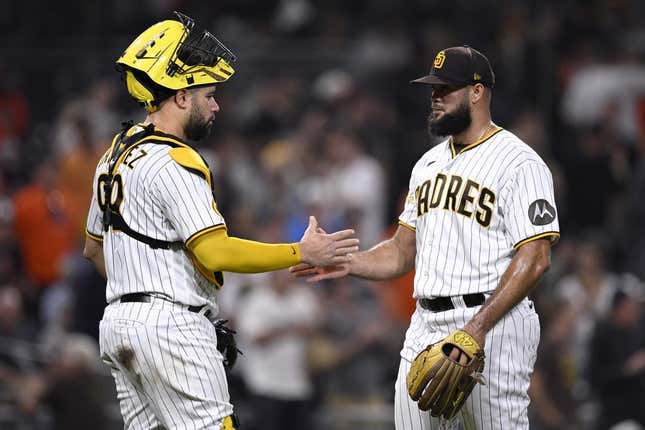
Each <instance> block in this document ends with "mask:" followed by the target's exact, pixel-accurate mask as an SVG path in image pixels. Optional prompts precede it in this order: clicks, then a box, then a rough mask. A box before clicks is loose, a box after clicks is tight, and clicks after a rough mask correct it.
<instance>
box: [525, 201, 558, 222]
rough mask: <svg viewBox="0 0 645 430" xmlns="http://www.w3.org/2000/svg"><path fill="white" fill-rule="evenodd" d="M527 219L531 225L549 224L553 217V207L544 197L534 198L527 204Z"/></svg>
mask: <svg viewBox="0 0 645 430" xmlns="http://www.w3.org/2000/svg"><path fill="white" fill-rule="evenodd" d="M529 219H530V220H531V223H532V224H533V225H547V224H551V223H552V222H553V220H554V219H555V208H554V207H553V206H551V204H550V203H549V202H547V201H546V200H544V199H540V200H536V201H534V202H533V203H531V206H529Z"/></svg>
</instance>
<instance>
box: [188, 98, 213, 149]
mask: <svg viewBox="0 0 645 430" xmlns="http://www.w3.org/2000/svg"><path fill="white" fill-rule="evenodd" d="M212 128H213V119H212V118H211V119H204V115H203V114H202V112H201V110H199V109H198V108H197V107H196V106H195V105H193V108H192V109H191V111H190V115H189V117H188V122H187V123H186V125H185V126H184V134H185V135H186V137H187V138H188V139H189V140H194V141H199V140H202V139H203V138H205V137H206V136H208V135H209V134H210V132H211V129H212Z"/></svg>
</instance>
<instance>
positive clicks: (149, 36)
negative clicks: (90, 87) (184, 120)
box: [116, 12, 235, 113]
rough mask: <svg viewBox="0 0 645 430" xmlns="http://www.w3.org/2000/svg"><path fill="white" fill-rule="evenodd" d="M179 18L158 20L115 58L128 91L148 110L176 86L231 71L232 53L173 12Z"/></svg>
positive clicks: (202, 82) (190, 85)
mask: <svg viewBox="0 0 645 430" xmlns="http://www.w3.org/2000/svg"><path fill="white" fill-rule="evenodd" d="M175 15H176V16H177V18H178V19H179V20H178V21H175V20H167V21H162V22H159V23H157V24H155V25H153V26H152V27H150V28H148V29H147V30H146V31H144V32H143V33H141V34H140V35H139V37H137V38H136V39H135V40H134V42H132V43H131V44H130V46H128V47H127V49H126V50H125V52H123V54H122V55H121V57H119V59H118V60H117V62H116V63H117V65H118V69H119V70H121V71H122V73H123V78H124V81H125V85H126V87H127V89H128V92H129V93H130V95H131V96H132V97H133V98H134V99H135V100H137V101H138V102H139V103H141V105H142V106H144V107H145V108H146V110H147V111H148V112H151V113H152V112H155V111H156V110H157V109H158V107H159V103H161V102H162V101H163V100H164V99H166V98H168V97H170V96H171V95H172V94H173V93H174V92H175V91H176V90H180V89H184V88H194V87H199V86H204V85H213V84H216V83H219V82H224V81H226V80H228V79H229V78H230V77H231V76H232V75H233V73H234V70H233V68H232V67H231V63H233V62H234V61H235V55H234V54H233V53H232V52H231V51H230V50H229V49H228V48H227V47H226V46H224V44H222V42H220V41H219V40H217V38H216V37H215V36H213V35H212V34H211V33H209V32H208V31H206V30H202V31H196V30H195V29H194V26H195V21H193V19H191V18H189V17H188V16H186V15H183V14H181V13H179V12H175Z"/></svg>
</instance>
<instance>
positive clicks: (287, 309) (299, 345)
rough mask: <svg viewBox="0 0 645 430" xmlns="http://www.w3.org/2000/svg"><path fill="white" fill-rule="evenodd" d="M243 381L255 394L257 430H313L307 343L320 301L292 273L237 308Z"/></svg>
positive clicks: (282, 274)
mask: <svg viewBox="0 0 645 430" xmlns="http://www.w3.org/2000/svg"><path fill="white" fill-rule="evenodd" d="M237 313H238V315H239V319H238V325H237V327H238V333H239V341H240V345H241V346H240V347H241V349H242V350H243V352H244V356H243V359H242V360H240V361H241V363H240V365H241V371H242V376H243V378H244V380H245V382H246V384H247V388H248V390H249V391H250V392H251V393H252V394H253V397H254V398H253V399H252V401H251V402H252V408H253V413H254V415H255V417H256V422H255V426H254V427H252V428H254V429H258V430H260V429H263V430H264V429H266V430H273V429H275V430H278V429H294V430H295V429H308V428H311V426H312V422H311V419H312V414H313V407H312V404H311V400H312V396H313V386H312V382H311V378H310V375H309V369H308V364H307V354H306V353H307V343H308V339H309V336H310V335H311V334H312V333H313V331H314V330H315V326H316V322H317V320H318V303H317V299H316V296H315V295H314V294H313V293H312V291H311V290H309V289H308V288H306V287H304V286H302V285H299V284H295V283H294V281H293V279H292V278H291V276H290V274H289V272H288V271H278V272H274V273H273V274H272V276H271V279H270V285H269V286H265V287H255V288H252V289H251V290H250V291H249V292H248V294H247V295H246V297H245V298H244V299H242V301H241V303H239V305H238V308H237Z"/></svg>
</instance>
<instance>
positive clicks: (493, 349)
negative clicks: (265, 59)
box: [394, 299, 540, 430]
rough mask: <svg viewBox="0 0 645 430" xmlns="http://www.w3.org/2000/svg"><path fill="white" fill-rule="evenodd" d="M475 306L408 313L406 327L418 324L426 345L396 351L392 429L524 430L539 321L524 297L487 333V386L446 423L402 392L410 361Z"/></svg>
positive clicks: (461, 322)
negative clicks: (410, 317) (410, 315)
mask: <svg viewBox="0 0 645 430" xmlns="http://www.w3.org/2000/svg"><path fill="white" fill-rule="evenodd" d="M478 309H479V307H474V308H466V307H459V308H456V309H454V310H451V311H446V312H438V313H433V312H429V311H425V310H423V309H417V311H416V312H415V314H414V316H413V320H415V321H416V323H415V322H413V325H412V326H411V327H410V329H412V328H413V326H416V329H421V328H423V329H424V330H423V333H424V336H423V338H424V341H423V342H425V343H423V342H420V343H419V346H417V347H416V348H414V349H413V348H412V347H410V346H406V347H404V349H403V351H402V352H401V357H402V358H401V364H400V366H399V374H398V378H397V381H396V386H395V402H394V409H395V425H396V430H437V429H444V428H447V429H457V428H459V427H458V424H459V423H461V424H462V426H463V428H464V429H465V430H502V429H513V430H521V429H528V428H529V422H528V415H527V408H528V405H529V397H528V394H527V391H528V387H529V383H530V378H531V373H532V371H533V365H534V363H535V359H536V356H537V345H538V343H539V339H540V323H539V320H538V316H537V314H536V313H535V311H534V310H533V305H532V303H531V302H530V301H529V300H528V299H525V300H524V301H522V302H521V303H520V304H518V305H517V306H516V307H515V308H514V309H513V310H512V311H511V312H509V313H508V314H507V315H506V316H505V317H504V318H503V319H502V320H501V321H500V322H499V323H498V324H497V325H496V326H495V327H493V329H492V330H491V331H490V332H489V333H488V334H487V336H486V344H485V346H484V351H485V354H486V364H485V367H484V377H485V378H486V385H479V384H478V385H477V386H476V387H475V389H474V390H473V392H472V394H471V395H470V397H469V398H468V400H467V401H466V403H465V405H464V407H463V408H462V410H461V411H460V413H459V414H458V415H457V417H455V419H453V420H452V422H451V423H447V422H445V420H439V419H438V418H433V417H431V416H430V414H429V413H427V412H423V411H420V410H419V408H418V407H417V404H416V402H413V401H412V400H411V399H410V397H409V396H408V394H407V388H406V385H405V378H406V375H407V373H408V371H409V369H410V363H411V361H412V359H413V358H414V357H415V356H416V355H417V354H418V353H419V352H420V351H421V349H423V348H425V346H427V345H428V344H431V343H435V342H438V341H440V340H442V339H444V338H445V337H446V336H448V335H449V334H450V333H451V332H452V331H453V330H456V329H458V328H461V327H463V326H464V325H465V324H466V322H468V321H469V320H470V319H471V318H472V317H473V315H474V314H475V313H476V311H477V310H478ZM410 329H409V330H408V333H409V331H410ZM406 337H407V336H406ZM421 344H423V346H420V345H421ZM417 348H418V349H417ZM442 421H443V422H442Z"/></svg>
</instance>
